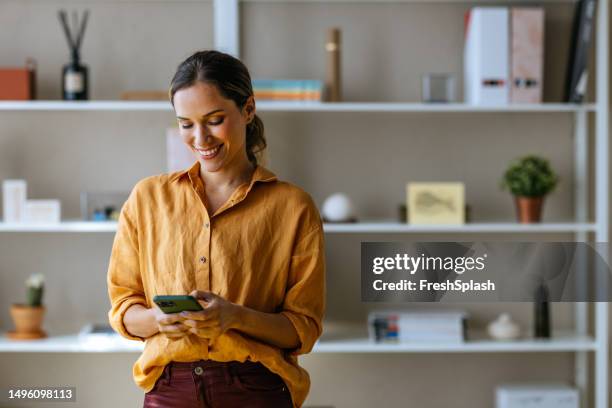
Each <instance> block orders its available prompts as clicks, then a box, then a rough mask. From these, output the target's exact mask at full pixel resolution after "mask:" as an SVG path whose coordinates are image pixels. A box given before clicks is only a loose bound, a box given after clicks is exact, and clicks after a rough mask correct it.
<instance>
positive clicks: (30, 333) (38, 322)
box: [8, 303, 47, 340]
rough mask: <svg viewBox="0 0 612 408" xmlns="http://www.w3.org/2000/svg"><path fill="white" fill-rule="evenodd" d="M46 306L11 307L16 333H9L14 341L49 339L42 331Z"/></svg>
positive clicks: (17, 305) (15, 305)
mask: <svg viewBox="0 0 612 408" xmlns="http://www.w3.org/2000/svg"><path fill="white" fill-rule="evenodd" d="M44 315H45V307H44V306H28V305H23V304H17V303H16V304H13V305H11V317H12V318H13V323H14V324H15V331H12V332H9V333H8V336H9V337H10V338H13V339H22V340H25V339H40V338H43V337H47V334H46V333H45V332H44V331H43V330H42V323H43V317H44Z"/></svg>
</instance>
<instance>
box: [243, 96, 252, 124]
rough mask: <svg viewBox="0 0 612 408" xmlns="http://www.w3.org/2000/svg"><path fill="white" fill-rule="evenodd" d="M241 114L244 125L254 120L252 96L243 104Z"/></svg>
mask: <svg viewBox="0 0 612 408" xmlns="http://www.w3.org/2000/svg"><path fill="white" fill-rule="evenodd" d="M243 112H244V115H245V120H246V123H247V124H248V123H251V122H252V121H253V119H254V118H255V97H254V96H253V95H251V96H249V99H247V101H246V102H245V104H244V110H243Z"/></svg>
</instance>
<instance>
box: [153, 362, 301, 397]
mask: <svg viewBox="0 0 612 408" xmlns="http://www.w3.org/2000/svg"><path fill="white" fill-rule="evenodd" d="M196 407H197V408H233V407H236V408H264V407H265V408H270V407H273V408H293V402H292V400H291V394H290V393H289V388H287V385H286V384H285V382H284V381H283V379H282V378H281V377H280V376H279V375H278V374H276V373H273V372H272V371H270V370H268V369H267V368H266V367H265V366H264V365H263V364H261V363H254V362H252V361H245V362H244V363H241V362H238V361H228V362H219V361H212V360H200V361H194V362H192V363H177V362H174V361H173V362H171V363H169V364H168V365H166V367H165V368H164V372H163V373H162V375H161V376H160V377H159V379H158V380H157V382H156V383H155V386H154V387H153V389H152V390H151V391H149V392H148V393H146V394H145V399H144V407H143V408H196Z"/></svg>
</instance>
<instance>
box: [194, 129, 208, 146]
mask: <svg viewBox="0 0 612 408" xmlns="http://www.w3.org/2000/svg"><path fill="white" fill-rule="evenodd" d="M211 138H212V136H211V135H209V134H208V133H207V132H206V130H205V129H202V128H200V129H198V130H197V131H196V142H197V143H198V144H199V145H200V146H204V145H205V144H206V143H209V142H210V139H211Z"/></svg>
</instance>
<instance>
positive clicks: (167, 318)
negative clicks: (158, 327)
mask: <svg viewBox="0 0 612 408" xmlns="http://www.w3.org/2000/svg"><path fill="white" fill-rule="evenodd" d="M182 320H184V318H183V317H182V316H181V314H180V313H170V314H167V315H163V316H159V317H158V318H157V322H158V323H159V324H172V323H177V322H180V321H182Z"/></svg>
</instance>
